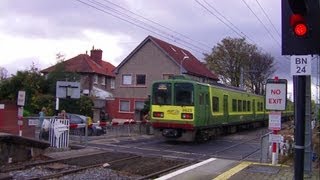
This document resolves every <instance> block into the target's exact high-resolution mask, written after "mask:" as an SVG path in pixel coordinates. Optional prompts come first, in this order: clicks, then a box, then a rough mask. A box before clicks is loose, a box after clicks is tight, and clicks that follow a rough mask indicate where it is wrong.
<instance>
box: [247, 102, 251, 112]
mask: <svg viewBox="0 0 320 180" xmlns="http://www.w3.org/2000/svg"><path fill="white" fill-rule="evenodd" d="M247 104H248V105H247V106H248V111H251V107H250V104H251V103H250V101H247Z"/></svg>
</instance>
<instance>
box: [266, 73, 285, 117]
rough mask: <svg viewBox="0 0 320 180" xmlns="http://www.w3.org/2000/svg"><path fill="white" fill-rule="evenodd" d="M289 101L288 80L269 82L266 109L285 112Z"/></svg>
mask: <svg viewBox="0 0 320 180" xmlns="http://www.w3.org/2000/svg"><path fill="white" fill-rule="evenodd" d="M286 101H287V80H285V79H282V80H280V79H279V80H277V81H275V80H273V79H272V80H268V81H267V84H266V109H267V110H281V111H283V110H285V109H286Z"/></svg>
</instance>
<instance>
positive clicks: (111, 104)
mask: <svg viewBox="0 0 320 180" xmlns="http://www.w3.org/2000/svg"><path fill="white" fill-rule="evenodd" d="M120 100H128V101H130V112H119V107H120ZM137 100H139V101H145V99H141V98H139V99H136V98H115V99H114V100H112V101H107V105H106V112H107V113H108V114H109V117H110V118H111V119H113V118H117V119H134V113H135V112H134V102H135V101H137ZM135 120H138V119H135Z"/></svg>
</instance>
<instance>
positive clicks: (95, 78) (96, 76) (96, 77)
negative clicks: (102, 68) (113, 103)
mask: <svg viewBox="0 0 320 180" xmlns="http://www.w3.org/2000/svg"><path fill="white" fill-rule="evenodd" d="M93 83H94V84H98V75H94V76H93Z"/></svg>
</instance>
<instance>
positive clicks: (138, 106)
mask: <svg viewBox="0 0 320 180" xmlns="http://www.w3.org/2000/svg"><path fill="white" fill-rule="evenodd" d="M143 108H144V101H135V102H134V109H135V110H142V109H143Z"/></svg>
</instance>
